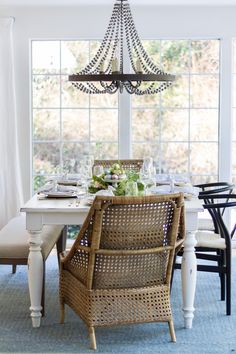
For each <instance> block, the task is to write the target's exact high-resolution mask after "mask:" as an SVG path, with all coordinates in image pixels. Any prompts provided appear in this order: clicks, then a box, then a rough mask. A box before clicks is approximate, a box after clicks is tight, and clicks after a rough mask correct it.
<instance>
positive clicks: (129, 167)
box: [93, 159, 143, 172]
mask: <svg viewBox="0 0 236 354" xmlns="http://www.w3.org/2000/svg"><path fill="white" fill-rule="evenodd" d="M115 163H119V164H120V165H121V167H122V168H123V169H124V170H126V171H135V172H139V171H140V169H141V168H142V165H143V159H128V160H95V161H94V165H93V166H99V165H100V166H103V167H104V168H110V167H111V166H112V165H113V164H115Z"/></svg>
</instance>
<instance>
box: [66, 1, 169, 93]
mask: <svg viewBox="0 0 236 354" xmlns="http://www.w3.org/2000/svg"><path fill="white" fill-rule="evenodd" d="M124 53H126V54H127V56H128V57H129V61H130V64H131V67H132V73H127V74H125V73H124V62H123V57H124ZM174 80H175V76H174V75H170V74H167V73H165V72H164V71H162V70H160V69H159V68H158V67H157V66H156V65H155V64H154V63H153V61H152V60H151V59H150V58H149V57H148V55H147V52H146V50H145V49H144V47H143V45H142V42H141V41H140V39H139V37H138V33H137V30H136V28H135V24H134V20H133V18H132V13H131V10H130V6H129V3H128V0H116V2H115V4H114V7H113V11H112V15H111V19H110V22H109V25H108V27H107V30H106V33H105V36H104V39H103V40H102V42H101V45H100V46H99V48H98V50H97V53H96V55H95V56H94V58H93V59H92V60H91V62H90V63H89V64H88V65H87V66H86V67H85V68H84V69H83V70H81V71H80V72H79V73H77V74H73V75H69V81H72V84H73V85H74V86H75V87H76V88H77V89H79V90H80V91H82V92H85V93H89V94H105V93H110V94H113V93H115V92H117V91H118V90H119V91H120V93H122V92H123V89H124V88H125V90H126V91H127V92H128V93H130V94H136V95H147V94H155V93H158V92H161V91H163V90H165V89H166V88H167V87H169V86H170V85H171V83H172V81H174Z"/></svg>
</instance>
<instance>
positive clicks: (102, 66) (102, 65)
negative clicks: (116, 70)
mask: <svg viewBox="0 0 236 354" xmlns="http://www.w3.org/2000/svg"><path fill="white" fill-rule="evenodd" d="M99 71H100V73H104V61H103V62H101V63H100V66H99Z"/></svg>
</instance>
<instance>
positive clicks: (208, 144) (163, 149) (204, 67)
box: [132, 40, 220, 183]
mask: <svg viewBox="0 0 236 354" xmlns="http://www.w3.org/2000/svg"><path fill="white" fill-rule="evenodd" d="M145 46H146V50H147V52H148V53H149V54H150V56H152V57H153V58H155V59H156V62H158V63H161V65H163V67H164V68H165V70H167V71H169V72H171V73H175V74H176V76H177V80H176V82H175V83H174V84H173V85H172V87H171V89H167V90H165V91H163V92H162V93H160V94H159V95H153V96H142V97H139V96H136V97H133V98H132V148H133V156H134V157H137V158H139V157H142V156H144V155H146V156H149V155H151V156H152V157H153V158H154V160H155V161H156V165H157V167H158V170H159V171H160V172H174V171H175V172H181V173H183V172H185V173H189V174H190V175H191V176H192V181H193V182H194V183H198V182H207V181H211V180H214V181H215V180H217V178H218V121H219V49H220V48H219V40H194V41H193V40H174V41H172V40H168V41H167V40H161V41H146V42H145Z"/></svg>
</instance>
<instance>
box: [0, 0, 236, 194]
mask: <svg viewBox="0 0 236 354" xmlns="http://www.w3.org/2000/svg"><path fill="white" fill-rule="evenodd" d="M132 10H133V15H134V19H135V23H136V26H137V29H138V32H139V35H140V38H143V39H151V38H153V39H156V38H166V39H167V38H171V39H173V38H221V39H222V71H221V74H222V75H221V86H222V92H221V126H222V127H223V129H222V134H221V136H220V147H221V153H220V178H221V179H225V180H228V179H229V178H230V168H231V165H230V160H229V159H226V158H225V153H227V155H229V156H230V140H231V125H230V124H231V122H230V116H231V50H232V49H231V41H232V38H233V37H236V22H235V18H236V7H193V6H191V7H170V6H168V7H152V6H149V7H142V6H138V7H134V5H133V8H132ZM111 11H112V1H111V6H109V7H103V6H100V7H99V6H96V7H91V6H90V7H86V6H82V7H57V8H56V7H0V16H14V17H15V19H16V21H15V33H14V36H15V64H16V81H17V105H18V117H19V138H20V144H21V147H20V157H21V164H22V177H23V181H24V197H25V199H27V198H29V196H30V171H31V165H30V161H31V157H30V149H31V145H30V131H31V127H30V108H29V107H30V101H29V100H30V90H29V81H30V80H29V75H30V68H29V40H30V39H32V38H34V39H36V38H41V39H46V38H50V39H54V38H55V39H57V38H58V39H59V38H60V39H80V38H81V39H96V38H102V37H103V35H104V31H105V28H106V26H107V23H108V20H109V18H110V14H111Z"/></svg>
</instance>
